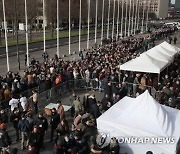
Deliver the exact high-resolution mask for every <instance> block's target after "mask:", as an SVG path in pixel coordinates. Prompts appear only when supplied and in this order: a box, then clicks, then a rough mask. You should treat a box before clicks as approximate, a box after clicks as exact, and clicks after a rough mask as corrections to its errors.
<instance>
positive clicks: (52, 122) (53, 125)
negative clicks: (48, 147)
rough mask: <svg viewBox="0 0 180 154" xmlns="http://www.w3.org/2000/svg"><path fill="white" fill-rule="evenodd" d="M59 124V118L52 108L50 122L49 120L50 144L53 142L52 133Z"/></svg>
mask: <svg viewBox="0 0 180 154" xmlns="http://www.w3.org/2000/svg"><path fill="white" fill-rule="evenodd" d="M59 123H60V116H59V114H58V113H57V111H56V109H55V108H53V109H52V112H51V120H50V125H51V139H50V142H52V141H53V137H54V131H55V130H56V128H57V125H58V124H59Z"/></svg>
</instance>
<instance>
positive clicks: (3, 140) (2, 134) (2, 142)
mask: <svg viewBox="0 0 180 154" xmlns="http://www.w3.org/2000/svg"><path fill="white" fill-rule="evenodd" d="M11 143H12V142H11V138H10V137H9V135H8V132H7V131H6V130H0V147H8V146H9V145H10V144H11Z"/></svg>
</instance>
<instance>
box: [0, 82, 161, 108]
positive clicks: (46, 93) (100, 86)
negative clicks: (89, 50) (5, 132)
mask: <svg viewBox="0 0 180 154" xmlns="http://www.w3.org/2000/svg"><path fill="white" fill-rule="evenodd" d="M108 83H109V82H103V81H99V80H97V79H78V80H69V81H65V82H61V83H60V84H59V85H57V86H54V87H52V88H51V89H48V90H46V89H45V83H42V84H40V85H39V86H38V87H36V89H37V91H38V94H39V95H38V99H39V101H38V102H42V103H43V102H44V101H46V100H48V99H49V100H50V99H52V98H53V99H55V98H57V99H58V98H59V97H60V96H62V95H64V94H68V95H71V94H72V92H73V91H74V90H78V89H84V90H92V89H93V90H100V91H104V93H105V92H106V88H107V84H108ZM110 83H111V91H112V92H113V93H114V92H115V90H114V89H116V87H118V86H119V84H120V88H122V87H124V88H125V89H126V90H127V94H128V96H131V97H136V95H137V93H139V94H141V93H142V92H143V91H145V90H146V89H148V90H149V92H150V94H151V95H152V96H153V97H154V98H155V99H156V98H157V94H158V91H156V89H155V88H154V87H150V86H146V85H145V86H142V85H138V84H133V83H127V82H125V83H119V82H110ZM32 89H35V88H32ZM32 89H29V90H27V91H25V92H22V94H24V96H26V97H27V98H28V101H29V102H30V104H31V105H32V106H33V104H32V100H31V99H29V97H30V96H31V95H32ZM4 103H5V104H6V107H7V106H9V100H5V101H1V104H4Z"/></svg>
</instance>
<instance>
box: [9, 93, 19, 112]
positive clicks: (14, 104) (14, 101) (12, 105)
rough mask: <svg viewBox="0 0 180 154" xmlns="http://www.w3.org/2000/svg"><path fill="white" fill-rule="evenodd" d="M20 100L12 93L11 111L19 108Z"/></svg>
mask: <svg viewBox="0 0 180 154" xmlns="http://www.w3.org/2000/svg"><path fill="white" fill-rule="evenodd" d="M18 104H19V101H18V99H16V98H15V96H14V95H12V99H11V100H10V101H9V105H10V106H11V111H14V109H15V108H18Z"/></svg>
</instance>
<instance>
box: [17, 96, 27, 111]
mask: <svg viewBox="0 0 180 154" xmlns="http://www.w3.org/2000/svg"><path fill="white" fill-rule="evenodd" d="M19 101H20V103H21V107H22V110H23V111H25V110H26V105H27V103H28V101H27V98H26V97H25V96H24V94H21V95H20V100H19Z"/></svg>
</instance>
